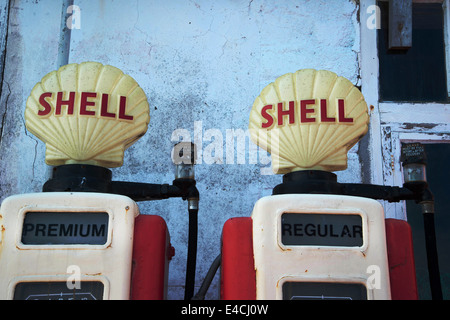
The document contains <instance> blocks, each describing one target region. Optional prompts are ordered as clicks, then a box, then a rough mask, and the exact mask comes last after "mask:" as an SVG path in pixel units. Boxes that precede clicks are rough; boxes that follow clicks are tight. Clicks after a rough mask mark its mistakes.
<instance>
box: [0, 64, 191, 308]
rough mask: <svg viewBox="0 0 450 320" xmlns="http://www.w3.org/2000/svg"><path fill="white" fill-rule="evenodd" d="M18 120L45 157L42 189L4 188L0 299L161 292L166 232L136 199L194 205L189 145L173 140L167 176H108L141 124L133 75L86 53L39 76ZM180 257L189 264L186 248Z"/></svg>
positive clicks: (141, 105)
mask: <svg viewBox="0 0 450 320" xmlns="http://www.w3.org/2000/svg"><path fill="white" fill-rule="evenodd" d="M25 120H26V127H27V129H28V130H29V131H30V132H32V133H33V134H34V135H35V136H37V137H38V138H39V139H41V140H42V141H43V142H44V143H45V144H46V156H45V160H46V163H47V164H49V165H51V166H54V167H53V171H52V176H51V178H50V179H49V180H48V181H47V182H46V183H45V184H44V186H43V192H42V193H32V194H22V195H14V196H10V197H8V198H6V199H5V200H4V201H3V203H2V205H1V207H0V213H1V216H0V224H1V230H2V239H1V244H0V245H1V252H2V253H1V255H0V299H18V300H49V299H50V300H53V299H55V300H56V299H58V300H94V299H95V300H101V299H103V300H106V299H110V300H113V299H120V300H123V299H125V300H126V299H134V300H141V299H165V298H166V294H167V278H168V268H169V261H170V259H171V257H172V256H173V255H174V249H173V247H172V246H171V244H170V234H169V231H168V229H167V225H166V223H165V221H164V219H163V218H161V217H160V216H158V215H141V214H140V210H139V206H138V205H137V203H136V202H139V201H148V200H161V199H168V198H172V197H179V198H182V199H184V200H188V209H189V212H190V214H191V215H195V214H197V212H198V200H199V194H198V191H197V189H196V186H195V184H196V181H195V176H194V170H193V165H194V159H195V158H194V146H193V145H191V144H189V145H185V144H179V145H177V146H176V147H175V149H176V150H177V154H176V155H175V156H174V159H176V160H178V163H177V171H176V175H175V179H174V180H173V183H172V184H171V185H169V184H150V183H135V182H124V181H112V172H111V170H110V169H109V168H114V167H119V166H121V165H122V164H123V156H124V151H125V150H126V149H127V148H128V147H129V146H130V145H132V144H133V143H134V142H135V141H136V140H137V139H139V137H141V136H143V135H144V134H145V132H146V130H147V127H148V123H149V120H150V116H149V105H148V102H147V98H146V95H145V93H144V92H143V90H142V89H141V88H140V87H139V85H138V84H137V83H136V81H135V80H134V79H132V78H131V77H130V76H128V75H125V74H124V73H123V72H122V71H121V70H119V69H117V68H115V67H112V66H108V65H102V64H100V63H96V62H85V63H81V64H69V65H65V66H63V67H61V68H60V69H59V70H57V71H53V72H51V73H49V74H48V75H46V76H45V77H44V78H42V80H41V82H39V83H38V84H36V86H35V87H34V88H33V90H32V92H31V94H30V97H29V98H28V100H27V104H26V111H25ZM194 244H195V246H196V243H194ZM189 246H190V247H191V246H192V244H189ZM195 249H196V248H194V249H191V250H194V253H195ZM189 259H190V264H191V265H192V264H193V265H194V268H195V254H194V255H191V256H190V258H189ZM192 261H194V262H193V263H192ZM189 272H190V273H192V271H189ZM190 273H188V275H189V276H192V275H191V274H190ZM187 281H191V282H192V281H193V280H192V279H187Z"/></svg>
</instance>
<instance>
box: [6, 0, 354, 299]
mask: <svg viewBox="0 0 450 320" xmlns="http://www.w3.org/2000/svg"><path fill="white" fill-rule="evenodd" d="M57 4H58V5H59V4H60V1H40V2H37V1H25V0H15V1H13V2H12V5H11V9H10V11H11V13H10V23H9V33H8V42H7V50H6V61H5V75H4V81H3V83H2V88H3V91H2V96H1V106H2V109H1V112H2V114H1V115H0V116H1V117H3V118H4V123H3V125H2V131H3V135H2V138H1V145H0V148H1V149H0V151H1V152H0V161H1V162H0V163H1V165H0V177H1V182H0V200H3V199H4V198H5V197H6V196H9V195H12V194H19V193H25V192H39V191H40V190H41V187H42V185H43V183H44V182H45V181H46V179H47V178H48V175H47V174H48V168H47V166H46V165H45V164H44V154H45V147H44V145H43V143H42V142H40V141H37V139H36V138H35V137H34V136H33V135H31V134H30V133H27V132H26V130H25V127H24V120H23V112H24V109H25V101H26V99H27V97H28V95H29V93H30V92H31V89H32V87H33V86H34V84H36V83H37V82H39V81H40V80H41V78H42V77H43V76H44V75H45V74H47V73H48V72H50V71H52V70H54V69H56V61H57V51H58V39H59V28H60V7H59V6H58V5H57ZM75 4H76V5H78V6H79V7H80V9H81V23H80V29H73V30H72V35H71V43H70V55H69V62H70V63H72V62H76V63H80V62H83V61H98V62H101V63H104V64H111V65H113V66H116V67H118V68H120V69H122V70H123V71H124V72H125V73H128V74H130V75H131V76H132V77H133V78H134V79H136V81H137V82H138V83H139V84H140V86H141V87H142V88H143V89H144V91H145V92H146V94H147V97H148V100H149V103H150V116H151V119H150V124H149V129H148V132H147V133H146V135H145V136H144V137H142V138H141V139H140V140H139V141H138V142H137V143H136V144H134V145H133V146H131V147H130V149H128V151H126V154H125V159H124V165H123V166H122V167H121V168H117V169H113V170H112V171H113V179H114V180H125V181H137V182H150V183H171V182H172V180H173V177H174V167H173V164H172V162H171V157H170V153H171V150H172V147H173V145H174V144H175V142H177V141H175V140H177V139H172V137H176V134H175V133H183V134H184V135H185V138H190V139H191V140H197V141H199V142H201V143H202V146H201V148H200V150H201V151H202V159H201V160H202V163H201V164H198V165H197V166H196V177H197V181H198V182H197V185H198V188H199V191H200V196H201V200H200V212H199V239H198V260H197V276H196V290H195V291H197V290H198V288H199V286H200V284H201V281H202V280H203V278H204V276H205V275H206V272H207V270H208V268H209V266H210V264H211V263H212V262H213V260H214V258H215V257H216V256H217V255H218V254H219V250H220V234H221V228H222V226H223V224H224V223H225V221H226V220H227V219H229V218H231V217H239V216H249V215H250V214H251V211H252V208H253V204H254V203H255V202H256V200H258V199H259V198H261V197H262V196H266V195H269V194H271V191H272V188H273V187H274V186H275V185H277V184H278V183H280V182H281V176H273V175H263V174H262V169H264V168H268V167H269V164H268V162H267V156H265V155H264V154H263V153H261V152H260V153H258V152H256V153H254V151H253V152H251V151H250V150H254V149H252V147H251V146H250V145H249V144H248V141H247V142H246V144H245V148H244V150H242V148H239V147H238V139H236V138H233V139H232V136H231V133H232V132H233V131H234V132H236V130H239V129H241V130H243V131H245V130H246V129H247V127H248V116H249V112H250V108H251V105H252V104H253V101H254V99H255V98H256V97H257V96H258V95H259V93H260V92H261V90H262V89H263V88H264V87H265V86H266V85H267V84H269V83H270V82H272V81H274V80H275V79H276V78H277V77H278V76H280V75H282V74H285V73H287V72H295V71H296V70H298V69H301V68H316V69H327V70H331V71H333V72H336V73H337V74H339V75H342V76H344V77H347V78H348V79H350V81H352V82H353V83H354V84H355V85H359V83H358V82H359V62H358V54H359V51H360V49H359V31H358V30H359V24H358V22H357V9H358V8H357V6H356V5H355V3H354V2H352V1H348V0H333V1H325V0H317V1H308V0H301V1H295V2H294V1H268V0H264V1H262V0H252V1H231V0H230V1H225V0H224V1H214V2H211V1H164V2H161V1H138V0H134V1H125V0H121V1H114V2H109V1H90V0H79V1H75ZM177 130H178V131H177ZM232 141H233V142H234V143H233V144H232ZM227 142H228V143H227ZM250 144H251V142H250ZM357 148H358V146H355V147H354V148H353V149H352V150H351V151H350V153H349V168H348V169H347V170H345V171H342V172H338V173H337V174H338V179H339V181H340V182H360V180H361V165H360V162H359V161H360V160H359V157H358V154H357ZM227 156H228V158H227ZM232 156H233V158H231V157H232ZM239 157H241V158H239ZM227 159H228V161H227ZM231 159H233V161H231ZM242 159H244V160H242ZM255 159H256V160H255ZM139 206H140V209H141V212H142V213H143V214H158V215H161V216H162V217H163V218H164V219H165V220H166V222H167V224H168V227H169V230H170V234H171V242H172V245H173V246H174V247H175V250H176V254H175V257H174V258H173V260H172V262H171V264H170V275H169V299H182V298H183V290H184V288H183V286H184V273H185V264H186V252H187V226H188V219H187V216H188V215H187V203H186V202H184V201H182V200H180V199H168V200H162V201H154V202H147V203H140V204H139ZM218 291H219V288H218V276H216V277H215V280H214V282H213V285H212V287H211V288H210V290H209V292H208V295H207V298H208V299H217V298H218V294H219V292H218Z"/></svg>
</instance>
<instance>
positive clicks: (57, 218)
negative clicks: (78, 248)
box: [22, 212, 109, 245]
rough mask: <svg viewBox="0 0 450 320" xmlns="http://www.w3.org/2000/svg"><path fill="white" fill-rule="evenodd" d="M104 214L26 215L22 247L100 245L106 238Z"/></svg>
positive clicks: (106, 218)
mask: <svg viewBox="0 0 450 320" xmlns="http://www.w3.org/2000/svg"><path fill="white" fill-rule="evenodd" d="M108 220H109V215H108V214H107V213H106V212H28V213H26V215H25V219H24V222H23V227H22V244H24V245H77V244H90V245H103V244H105V243H106V241H107V239H108Z"/></svg>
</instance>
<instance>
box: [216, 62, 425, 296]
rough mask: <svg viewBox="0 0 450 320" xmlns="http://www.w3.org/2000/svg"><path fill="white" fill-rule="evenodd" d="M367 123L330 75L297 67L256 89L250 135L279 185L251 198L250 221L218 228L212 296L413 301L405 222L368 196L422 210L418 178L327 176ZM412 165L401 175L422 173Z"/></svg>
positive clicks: (354, 97) (354, 92)
mask: <svg viewBox="0 0 450 320" xmlns="http://www.w3.org/2000/svg"><path fill="white" fill-rule="evenodd" d="M368 124H369V115H368V112H367V104H366V102H365V100H364V97H363V95H362V94H361V92H360V91H359V90H358V89H357V88H356V87H355V86H354V85H353V84H352V83H351V82H350V81H349V80H347V79H345V78H343V77H339V76H337V75H336V74H335V73H333V72H330V71H324V70H320V71H317V70H313V69H304V70H298V71H297V72H295V73H289V74H286V75H283V76H281V77H279V78H278V79H276V80H275V81H274V82H273V83H271V84H269V85H268V86H266V87H265V88H264V89H263V90H262V92H261V94H260V96H258V97H257V98H256V99H255V102H254V104H253V107H252V109H251V112H250V124H249V129H250V134H251V138H252V140H253V142H255V143H256V144H257V145H259V146H260V147H262V148H263V149H265V150H266V151H268V152H270V153H271V156H272V169H273V171H274V173H276V174H283V182H282V183H281V184H279V185H277V186H275V187H274V189H273V191H272V195H271V196H267V197H263V198H261V199H259V200H258V201H257V202H256V203H255V205H254V208H253V212H252V214H251V217H239V218H232V219H229V220H228V221H227V222H226V223H225V224H224V226H223V231H222V250H221V298H222V299H225V300H228V299H250V300H252V299H288V300H291V299H293V300H296V299H300V300H321V299H331V300H354V299H363V300H366V299H367V300H377V299H382V300H384V299H396V300H400V299H417V298H418V295H417V284H416V278H415V267H414V257H413V247H412V237H411V228H410V226H409V224H408V223H407V222H406V221H404V220H397V219H385V216H384V211H383V208H382V206H381V204H380V203H379V202H378V201H376V200H387V201H390V202H392V201H400V200H408V199H414V200H416V201H417V202H418V203H421V204H423V207H424V208H425V209H424V210H431V209H430V208H431V207H432V203H431V201H432V197H431V196H430V195H431V193H430V192H429V189H428V186H427V185H426V183H424V181H423V179H414V180H415V181H414V182H412V181H411V179H409V180H405V184H404V186H403V187H388V186H377V185H367V184H351V183H338V182H337V176H336V174H334V173H332V172H331V171H339V170H344V169H346V168H347V152H348V151H349V150H350V148H351V147H352V146H353V145H355V144H356V143H357V142H358V141H359V139H360V138H361V137H362V136H363V135H364V134H365V133H366V132H367V130H368ZM406 147H407V146H405V148H406ZM405 150H406V149H405ZM416 151H417V150H416ZM405 159H410V160H411V159H412V158H411V156H408V155H405V158H404V159H403V161H405ZM412 163H417V161H414V160H412V161H411V163H410V164H412ZM404 165H405V163H404ZM405 167H406V165H405ZM411 167H413V169H414V170H417V166H416V165H412V166H411ZM422 168H423V167H422ZM413 169H411V170H409V169H405V172H409V174H410V176H415V177H417V176H421V177H423V174H422V175H421V174H420V172H422V171H419V174H416V175H413V174H411V173H412V172H415V171H414V170H413ZM419 180H422V181H419Z"/></svg>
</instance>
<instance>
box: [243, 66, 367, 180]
mask: <svg viewBox="0 0 450 320" xmlns="http://www.w3.org/2000/svg"><path fill="white" fill-rule="evenodd" d="M368 125H369V115H368V111H367V104H366V102H365V100H364V97H363V95H362V93H361V92H360V91H359V90H358V88H356V87H355V86H354V85H353V84H352V83H351V82H350V81H349V80H348V79H346V78H344V77H339V76H337V75H336V74H335V73H333V72H331V71H326V70H314V69H302V70H298V71H297V72H295V73H288V74H285V75H283V76H281V77H279V78H277V79H276V80H275V81H274V82H273V83H270V84H269V85H268V86H266V87H265V88H264V89H263V90H262V92H261V94H260V95H259V96H258V97H257V98H256V99H255V102H254V104H253V107H252V109H251V112H250V122H249V131H250V136H251V139H252V141H253V142H254V143H256V144H257V145H259V146H260V147H261V148H263V149H264V150H266V151H267V152H269V153H271V157H272V170H273V171H274V173H279V174H284V173H288V172H292V171H298V170H324V171H339V170H345V169H346V168H347V152H348V150H350V148H351V147H352V146H353V145H355V144H356V143H357V142H358V141H359V140H360V139H361V137H362V136H363V135H364V134H366V132H367V130H368Z"/></svg>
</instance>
